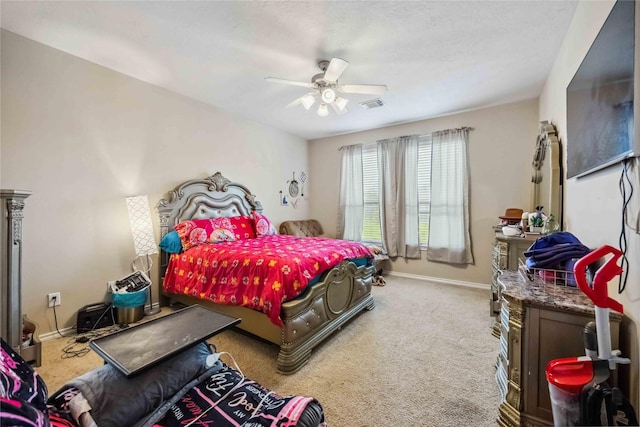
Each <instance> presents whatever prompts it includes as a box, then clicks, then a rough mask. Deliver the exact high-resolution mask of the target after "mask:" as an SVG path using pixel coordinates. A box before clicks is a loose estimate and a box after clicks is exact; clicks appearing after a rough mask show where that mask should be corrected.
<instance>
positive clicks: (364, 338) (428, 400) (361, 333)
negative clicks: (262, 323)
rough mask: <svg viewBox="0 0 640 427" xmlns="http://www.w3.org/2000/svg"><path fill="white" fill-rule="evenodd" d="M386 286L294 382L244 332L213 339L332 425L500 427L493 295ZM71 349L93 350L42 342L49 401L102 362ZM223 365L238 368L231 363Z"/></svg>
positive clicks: (399, 281) (247, 369) (410, 282)
mask: <svg viewBox="0 0 640 427" xmlns="http://www.w3.org/2000/svg"><path fill="white" fill-rule="evenodd" d="M386 281H387V285H386V286H384V287H374V288H373V295H374V298H375V301H376V308H375V309H373V310H372V311H365V312H363V313H362V314H361V315H359V316H357V317H356V318H355V319H353V320H352V321H350V322H349V323H347V324H346V325H345V326H344V327H343V328H342V329H341V330H340V331H338V332H337V333H336V334H334V335H332V336H331V337H330V338H329V339H328V340H327V341H325V342H324V343H323V344H322V345H320V346H319V347H318V348H316V349H315V350H314V351H313V353H312V356H311V360H310V362H309V364H308V365H306V366H304V367H303V368H302V369H301V370H300V371H299V372H297V373H295V374H293V375H280V374H278V373H277V372H276V356H277V353H278V349H277V347H276V346H274V345H272V344H269V343H266V342H263V341H260V340H257V339H255V338H252V337H250V336H247V335H245V334H242V333H239V332H237V331H235V330H229V331H225V332H223V333H222V334H220V335H217V336H215V337H213V338H212V339H211V340H210V341H211V342H212V343H214V344H215V345H216V346H217V348H218V351H226V352H229V353H231V354H232V355H233V357H234V358H235V360H236V361H237V363H238V365H239V367H240V369H241V370H242V371H243V372H244V374H245V375H246V376H247V377H249V378H251V379H253V380H255V381H258V382H259V383H261V384H262V385H264V386H265V387H267V388H270V389H273V390H276V391H278V392H279V393H280V394H282V395H298V394H299V395H306V396H314V397H315V398H317V399H318V401H319V402H320V403H321V405H322V406H323V408H324V411H325V417H326V420H327V423H328V425H329V426H333V427H357V426H410V425H419V426H456V427H458V426H495V425H496V418H497V415H498V405H499V403H500V397H499V394H498V388H497V385H496V383H495V379H494V374H495V367H494V366H495V361H496V357H497V354H498V348H499V342H498V340H497V339H496V338H495V337H493V336H492V335H491V327H492V325H493V322H494V320H493V318H491V317H490V316H489V314H488V307H487V306H488V292H489V291H488V290H481V289H473V288H466V287H459V286H451V285H443V284H437V283H431V282H425V281H419V280H414V279H407V278H399V277H396V276H389V277H387V278H386ZM167 310H168V309H163V311H164V312H168V311H167ZM69 346H72V347H71V350H82V349H83V348H85V347H86V346H87V344H77V343H75V340H74V339H73V338H58V339H54V340H49V341H45V342H43V344H42V349H43V350H42V366H41V367H39V368H37V371H38V372H39V373H40V375H41V376H42V377H43V378H44V380H45V382H46V383H47V385H48V387H49V393H50V394H52V393H53V391H55V390H57V389H58V388H59V387H60V386H62V385H63V384H64V383H65V382H66V381H68V380H70V379H72V378H74V377H75V376H77V375H80V374H82V373H84V372H86V371H88V370H90V369H93V368H95V367H98V366H100V365H102V363H103V361H102V359H101V358H100V357H99V356H98V355H97V354H95V353H94V352H93V351H88V352H86V354H85V355H84V356H82V357H66V355H68V353H63V351H62V350H63V349H64V348H65V347H69ZM63 355H65V357H66V358H63ZM222 360H223V361H224V362H226V363H227V364H229V365H231V366H233V362H232V361H231V359H230V358H229V357H228V356H225V355H223V356H222Z"/></svg>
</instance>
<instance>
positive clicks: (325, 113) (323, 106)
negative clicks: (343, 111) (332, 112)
mask: <svg viewBox="0 0 640 427" xmlns="http://www.w3.org/2000/svg"><path fill="white" fill-rule="evenodd" d="M318 115H319V116H320V117H327V116H328V115H329V109H328V108H327V104H325V103H324V102H323V103H322V104H320V106H319V107H318Z"/></svg>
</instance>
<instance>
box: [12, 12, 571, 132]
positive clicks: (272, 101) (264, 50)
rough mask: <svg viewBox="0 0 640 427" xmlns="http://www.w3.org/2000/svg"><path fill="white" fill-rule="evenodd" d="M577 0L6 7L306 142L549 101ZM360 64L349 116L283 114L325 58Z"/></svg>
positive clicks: (128, 68)
mask: <svg viewBox="0 0 640 427" xmlns="http://www.w3.org/2000/svg"><path fill="white" fill-rule="evenodd" d="M576 5H577V3H576V1H561V0H558V1H532V2H527V1H471V2H467V1H420V2H400V1H397V2H389V1H348V2H324V1H313V2H311V1H309V2H306V1H301V2H239V1H238V2H207V1H204V2H182V1H167V2H156V1H137V2H121V1H104V2H102V1H84V2H75V1H70V2H63V1H43V2H35V1H17V2H13V1H4V0H3V1H2V3H1V4H0V8H1V9H0V14H1V23H2V28H4V29H6V30H9V31H12V32H14V33H17V34H20V35H22V36H24V37H27V38H30V39H33V40H35V41H38V42H40V43H43V44H46V45H49V46H51V47H54V48H56V49H60V50H62V51H64V52H67V53H70V54H72V55H75V56H79V57H81V58H84V59H87V60H89V61H91V62H94V63H96V64H100V65H102V66H105V67H107V68H111V69H113V70H116V71H119V72H121V73H124V74H127V75H129V76H132V77H135V78H137V79H140V80H143V81H145V82H148V83H151V84H154V85H158V86H161V87H164V88H167V89H169V90H171V91H174V92H177V93H179V94H182V95H185V96H188V97H190V98H194V99H197V100H199V101H202V102H205V103H207V104H210V105H213V106H215V107H218V108H221V109H224V110H227V111H231V112H234V113H238V114H240V115H243V116H245V117H247V118H249V119H252V120H255V121H258V122H261V123H264V124H267V125H269V126H273V127H276V128H279V129H282V130H284V131H286V132H289V133H291V134H294V135H299V136H301V137H303V138H306V139H316V138H321V137H325V136H330V135H336V134H341V133H348V132H355V131H360V130H366V129H372V128H378V127H383V126H389V125H393V124H397V123H404V122H410V121H415V120H421V119H426V118H430V117H436V116H440V115H444V114H450V113H454V112H459V111H465V110H469V109H475V108H481V107H486V106H490V105H497V104H502V103H507V102H513V101H518V100H522V99H530V98H534V97H537V96H538V95H539V94H540V92H541V90H542V86H543V84H544V82H545V80H546V77H547V75H548V73H549V70H550V68H551V66H552V64H553V61H554V59H555V57H556V54H557V52H558V50H559V48H560V45H561V43H562V41H563V39H564V36H565V34H566V31H567V29H568V26H569V23H570V21H571V18H572V16H573V12H574V11H575V8H576ZM332 57H339V58H343V59H345V60H347V61H349V63H350V66H349V67H348V68H347V69H346V71H345V72H344V73H343V74H342V77H341V78H340V80H339V83H341V84H386V85H387V86H388V91H387V93H385V94H384V95H382V96H380V98H382V100H383V101H384V103H385V105H384V106H383V107H381V108H377V109H372V110H364V109H363V108H361V107H360V106H359V105H358V103H359V102H361V101H366V100H370V99H373V98H375V97H376V96H373V95H345V97H346V98H348V99H349V104H348V108H349V110H350V111H349V112H348V113H347V114H343V115H340V116H338V115H336V114H334V112H333V111H331V113H330V115H329V116H328V117H319V116H318V115H317V114H316V113H315V108H312V109H311V110H309V111H307V110H305V109H304V108H303V107H302V106H297V107H294V108H288V109H285V108H283V107H284V106H285V105H287V104H289V103H290V102H291V101H293V100H294V99H296V98H298V97H300V96H302V95H304V94H305V93H306V92H308V89H305V88H302V87H296V86H288V85H282V84H277V83H272V82H266V81H265V80H264V78H265V77H268V76H271V77H279V78H283V79H289V80H297V81H305V82H307V81H310V79H311V77H312V76H313V75H314V74H316V73H318V72H320V70H319V68H318V66H317V62H318V60H321V59H331V58H332Z"/></svg>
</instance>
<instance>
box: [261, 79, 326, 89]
mask: <svg viewBox="0 0 640 427" xmlns="http://www.w3.org/2000/svg"><path fill="white" fill-rule="evenodd" d="M265 80H266V81H268V82H274V83H283V84H286V85H293V86H302V87H308V88H311V89H314V88H315V87H316V85H315V84H314V83H305V82H296V81H293V80H285V79H278V78H276V77H265Z"/></svg>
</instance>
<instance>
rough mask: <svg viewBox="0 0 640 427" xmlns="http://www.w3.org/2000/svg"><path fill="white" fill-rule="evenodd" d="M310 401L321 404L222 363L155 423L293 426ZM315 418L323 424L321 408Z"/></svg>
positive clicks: (172, 426)
mask: <svg viewBox="0 0 640 427" xmlns="http://www.w3.org/2000/svg"><path fill="white" fill-rule="evenodd" d="M312 402H313V403H315V405H317V408H318V409H320V408H321V407H320V404H319V403H318V402H317V401H316V400H315V399H313V398H312V397H303V396H288V397H282V396H280V395H278V394H276V393H274V392H272V391H269V390H267V389H266V388H264V387H262V386H261V385H260V384H258V383H256V382H254V381H251V380H249V379H247V378H245V377H244V376H242V375H241V374H240V372H238V371H236V370H233V369H231V368H229V367H228V366H226V365H224V364H223V367H222V369H221V370H219V371H218V372H216V373H215V374H213V375H212V376H211V377H209V378H208V379H207V380H205V381H202V382H201V383H200V384H198V385H197V386H195V387H193V388H191V389H190V390H189V391H188V392H187V393H186V394H185V395H184V396H182V398H181V399H180V400H179V401H178V402H176V403H175V404H173V406H171V407H170V408H169V410H168V411H167V412H166V415H165V417H164V418H163V419H162V420H160V421H159V422H158V423H156V424H155V426H156V427H184V426H187V425H194V426H217V425H224V426H232V427H240V426H242V427H262V426H270V427H288V426H296V425H298V422H299V421H300V418H301V415H302V413H303V411H304V410H305V408H306V407H307V406H308V405H309V404H310V403H312ZM318 418H319V420H316V421H319V423H318V422H316V423H314V425H325V424H324V420H323V419H322V418H323V415H322V413H321V412H319V413H318ZM302 424H304V425H307V423H304V422H303V423H302Z"/></svg>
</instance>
